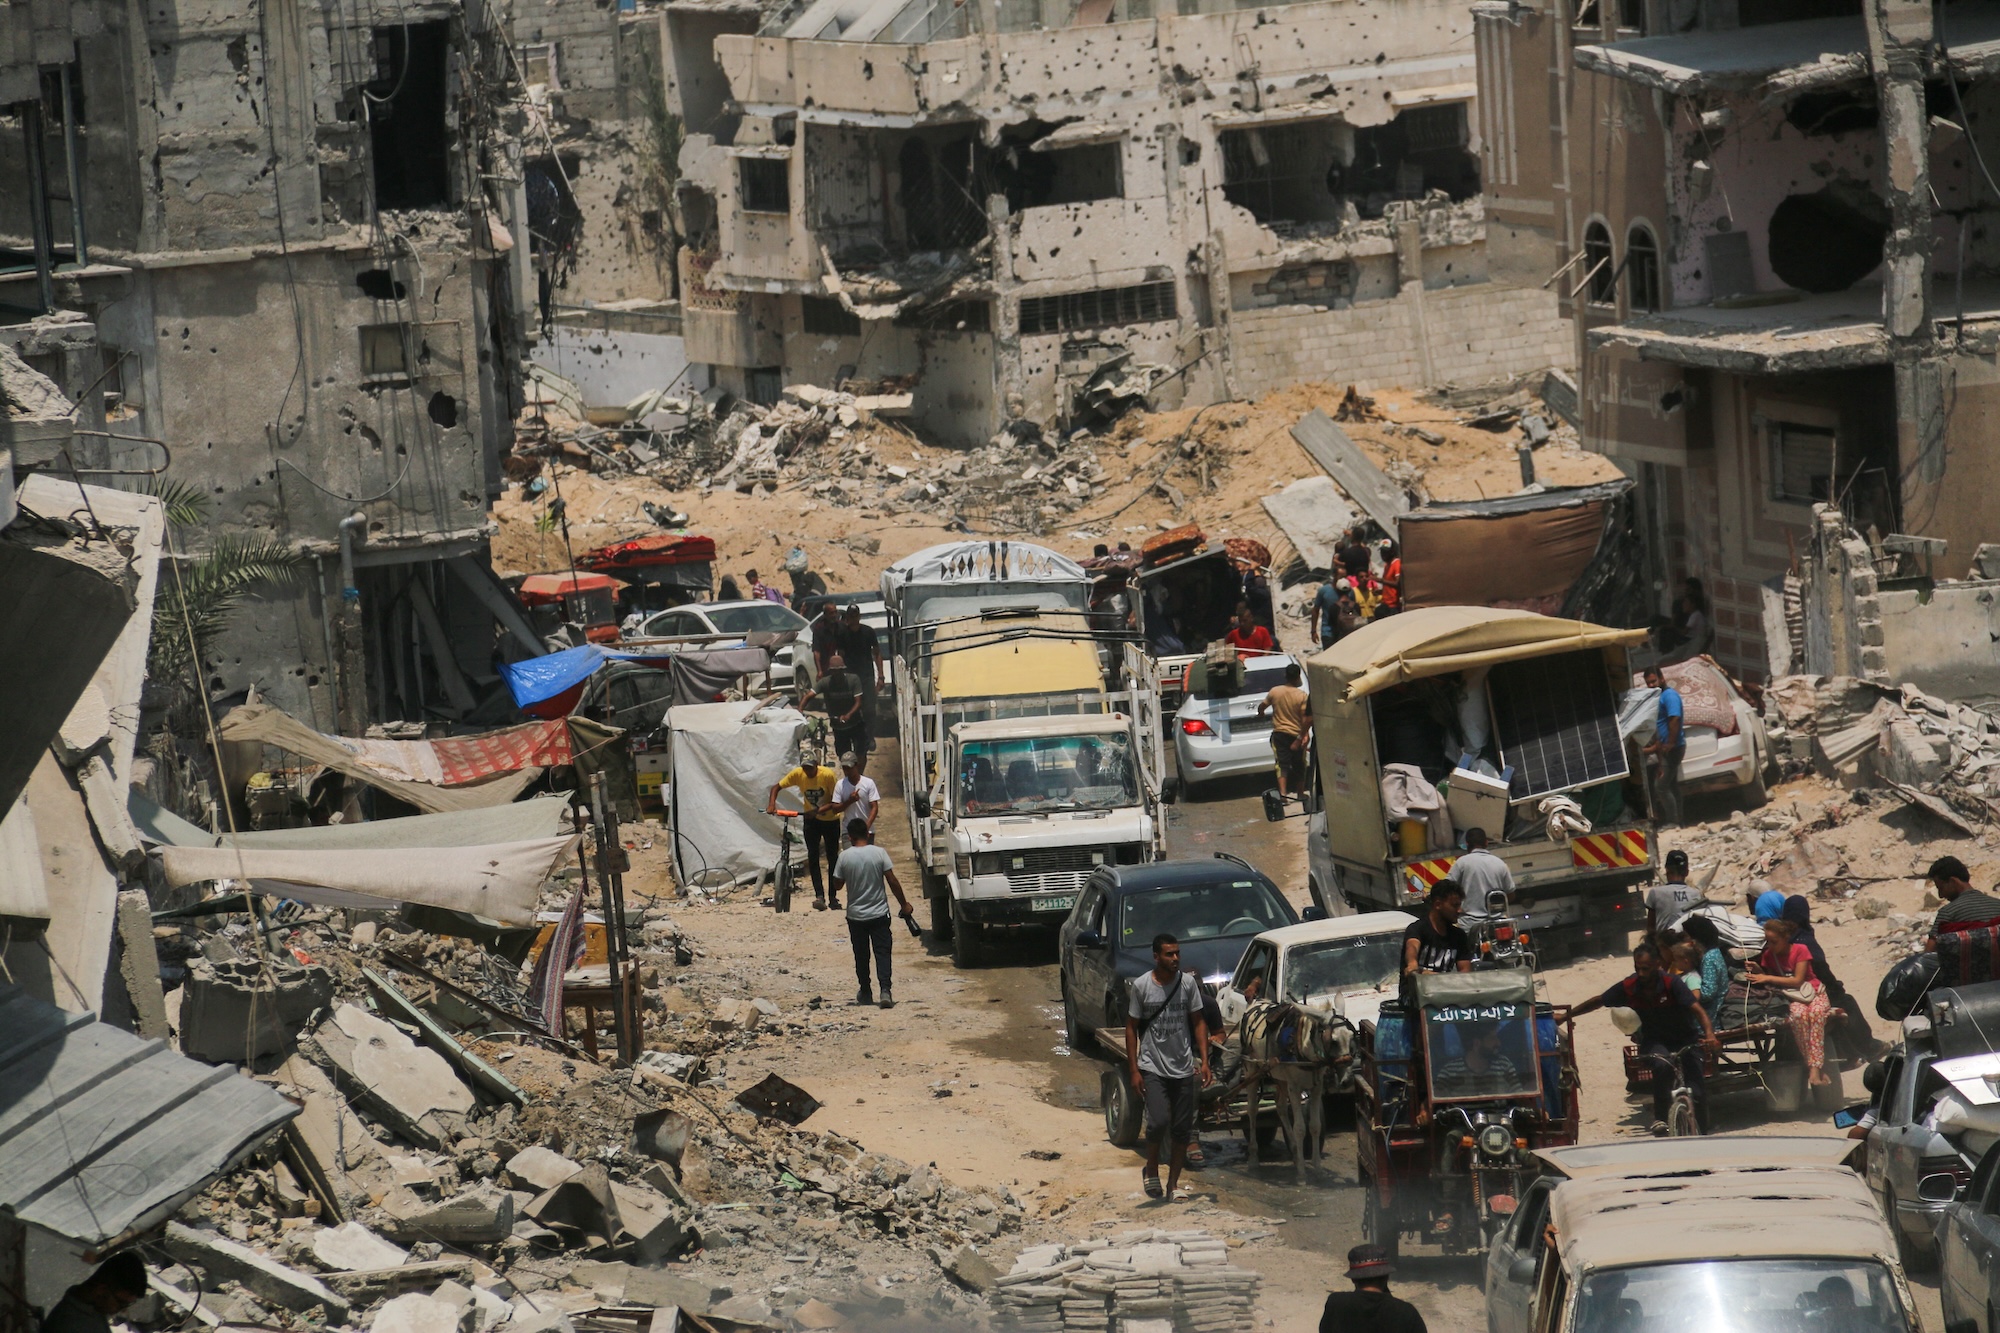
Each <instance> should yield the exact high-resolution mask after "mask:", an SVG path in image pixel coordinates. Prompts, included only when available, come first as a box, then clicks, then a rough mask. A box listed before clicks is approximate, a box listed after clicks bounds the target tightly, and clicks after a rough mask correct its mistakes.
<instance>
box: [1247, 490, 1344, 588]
mask: <svg viewBox="0 0 2000 1333" xmlns="http://www.w3.org/2000/svg"><path fill="white" fill-rule="evenodd" d="M1263 503H1264V512H1265V513H1267V514H1269V515H1270V516H1271V521H1272V522H1273V523H1276V524H1277V525H1278V530H1279V531H1280V532H1282V533H1284V534H1285V540H1286V541H1288V542H1290V543H1291V544H1292V549H1293V550H1294V551H1297V552H1298V553H1299V561H1300V563H1302V564H1303V565H1305V567H1306V569H1307V570H1308V571H1310V572H1312V573H1327V572H1330V571H1331V570H1332V569H1333V564H1334V556H1335V548H1336V547H1338V546H1339V544H1340V536H1341V534H1342V533H1344V532H1346V531H1347V530H1348V529H1349V528H1351V527H1353V526H1354V520H1355V517H1356V513H1355V509H1354V506H1352V505H1350V504H1349V503H1348V502H1347V497H1346V496H1344V495H1342V494H1341V493H1340V488H1339V487H1338V486H1336V485H1334V484H1333V478H1331V477H1301V478H1300V479H1299V480H1297V481H1295V482H1293V483H1292V484H1291V485H1289V486H1287V487H1285V488H1284V489H1283V490H1281V491H1279V492H1278V493H1277V494H1276V495H1267V496H1265V497H1264V501H1263Z"/></svg>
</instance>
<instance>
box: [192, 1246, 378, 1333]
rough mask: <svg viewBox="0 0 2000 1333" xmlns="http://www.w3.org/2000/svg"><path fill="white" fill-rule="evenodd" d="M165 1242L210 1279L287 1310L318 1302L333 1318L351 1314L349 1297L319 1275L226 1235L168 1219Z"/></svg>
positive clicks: (307, 1307) (306, 1307)
mask: <svg viewBox="0 0 2000 1333" xmlns="http://www.w3.org/2000/svg"><path fill="white" fill-rule="evenodd" d="M164 1244H165V1246H166V1250H167V1253H168V1254H170V1255H172V1256H173V1257H174V1258H176V1259H178V1260H180V1261H181V1262H182V1263H184V1264H189V1265H192V1266H193V1267H196V1268H199V1269H201V1270H202V1272H203V1273H205V1274H206V1275H207V1276H208V1280H209V1282H210V1283H211V1284H213V1283H217V1282H240V1283H242V1284H243V1286H244V1288H245V1289H246V1290H248V1291H250V1292H252V1293H254V1294H255V1295H257V1296H261V1297H262V1298H264V1299H265V1300H267V1301H270V1302H272V1303H274V1304H277V1305H282V1306H284V1307H285V1308H286V1309H287V1310H294V1311H304V1310H310V1309H312V1308H313V1306H315V1305H318V1306H323V1307H324V1308H325V1310H326V1313H327V1316H328V1317H329V1318H331V1319H345V1318H346V1317H347V1310H348V1305H347V1301H346V1300H345V1299H344V1298H343V1297H341V1296H340V1295H339V1294H338V1293H336V1292H334V1291H333V1290H331V1289H330V1288H328V1287H327V1286H326V1285H325V1284H324V1283H322V1282H321V1281H320V1280H319V1279H318V1278H315V1277H312V1276H310V1275H308V1274H305V1273H301V1272H300V1271H299V1270H298V1269H296V1268H293V1267H291V1266H290V1265H289V1264H281V1263H279V1262H278V1261H277V1260H276V1259H272V1258H270V1257H268V1256H266V1255H262V1254H259V1253H257V1251H255V1250H253V1249H251V1248H250V1247H249V1246H247V1245H238V1244H237V1243H236V1242H235V1241H233V1240H230V1239H229V1238H228V1237H227V1236H222V1235H218V1234H217V1233H215V1232H213V1231H197V1230H196V1229H195V1228H193V1227H191V1226H187V1225H185V1224H183V1223H180V1222H169V1223H167V1231H166V1236H165V1238H164Z"/></svg>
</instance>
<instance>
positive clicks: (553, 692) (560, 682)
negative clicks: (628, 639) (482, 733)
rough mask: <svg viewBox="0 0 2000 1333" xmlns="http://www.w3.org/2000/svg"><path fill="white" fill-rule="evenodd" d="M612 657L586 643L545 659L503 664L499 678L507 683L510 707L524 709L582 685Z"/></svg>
mask: <svg viewBox="0 0 2000 1333" xmlns="http://www.w3.org/2000/svg"><path fill="white" fill-rule="evenodd" d="M616 656H619V654H616V653H612V652H610V651H608V650H607V649H605V648H603V647H601V646H600V645H598V644H594V643H586V644H584V645H583V646H582V647H581V648H566V649H564V650H563V651H562V652H559V653H550V654H548V655H547V656H546V657H530V658H526V659H524V660H522V661H519V662H512V663H506V664H503V665H502V666H501V668H500V674H501V675H502V676H504V677H505V678H506V680H507V689H508V690H509V691H510V692H511V693H512V694H513V696H514V706H515V707H517V708H526V707H528V706H529V705H530V704H538V703H541V702H542V701H543V700H544V699H553V698H555V697H556V696H557V695H558V694H561V693H562V692H563V691H564V690H569V689H574V688H575V687H576V686H578V685H581V684H583V682H584V681H586V680H589V679H590V678H591V677H592V676H594V675H596V674H597V672H598V669H599V668H601V667H602V666H603V665H604V664H605V663H606V662H608V661H610V660H611V659H612V658H614V657H616Z"/></svg>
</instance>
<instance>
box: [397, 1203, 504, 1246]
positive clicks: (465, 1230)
mask: <svg viewBox="0 0 2000 1333" xmlns="http://www.w3.org/2000/svg"><path fill="white" fill-rule="evenodd" d="M382 1211H383V1212H384V1213H386V1214H388V1216H389V1218H390V1221H389V1225H388V1230H389V1232H390V1234H391V1235H394V1236H395V1237H396V1238H397V1239H399V1240H407V1241H425V1240H430V1241H438V1242H440V1243H442V1244H446V1245H493V1244H497V1243H498V1242H500V1241H503V1240H505V1239H507V1237H509V1236H511V1235H513V1234H514V1196H513V1195H511V1194H508V1193H506V1192H504V1191H502V1190H498V1189H475V1190H468V1191H466V1192H465V1193H463V1194H458V1195H454V1196H453V1197H451V1198H450V1199H447V1200H445V1201H444V1202H442V1203H435V1204H427V1203H424V1202H423V1201H421V1200H419V1199H418V1198H417V1197H416V1196H415V1195H414V1194H411V1193H410V1192H409V1191H408V1190H397V1191H392V1192H391V1193H390V1194H389V1196H388V1197H386V1198H384V1199H383V1200H382Z"/></svg>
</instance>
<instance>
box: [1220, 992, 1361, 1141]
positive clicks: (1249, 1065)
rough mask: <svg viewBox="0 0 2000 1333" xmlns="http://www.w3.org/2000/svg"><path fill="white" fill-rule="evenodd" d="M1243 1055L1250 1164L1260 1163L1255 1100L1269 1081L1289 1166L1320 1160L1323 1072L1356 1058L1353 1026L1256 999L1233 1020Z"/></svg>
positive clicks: (1331, 1016)
mask: <svg viewBox="0 0 2000 1333" xmlns="http://www.w3.org/2000/svg"><path fill="white" fill-rule="evenodd" d="M1236 1035H1237V1042H1238V1045H1239V1048H1240V1049H1241V1051H1242V1053H1243V1083H1242V1086H1243V1089H1244V1112H1243V1134H1244V1138H1245V1139H1246V1140H1247V1150H1248V1152H1249V1155H1250V1164H1251V1165H1252V1166H1262V1165H1263V1164H1264V1159H1263V1154H1262V1152H1261V1151H1260V1150H1259V1149H1258V1146H1257V1103H1258V1101H1259V1100H1260V1099H1261V1094H1262V1092H1263V1085H1264V1082H1265V1081H1266V1080H1269V1081H1270V1084H1271V1087H1272V1091H1273V1093H1274V1094H1275V1095H1276V1099H1277V1103H1278V1123H1279V1125H1280V1126H1282V1127H1283V1128H1284V1131H1285V1138H1286V1139H1287V1140H1289V1141H1290V1143H1291V1145H1292V1168H1293V1170H1294V1171H1296V1172H1297V1173H1299V1174H1301V1175H1303V1174H1304V1173H1305V1167H1306V1162H1307V1160H1308V1159H1310V1160H1311V1161H1312V1162H1313V1163H1314V1164H1315V1165H1317V1164H1318V1163H1319V1161H1320V1160H1321V1153H1320V1140H1321V1139H1322V1138H1324V1137H1325V1133H1326V1126H1325V1108H1326V1075H1327V1070H1328V1068H1329V1067H1332V1068H1336V1069H1337V1068H1340V1067H1341V1066H1344V1065H1346V1064H1348V1063H1349V1062H1350V1061H1352V1060H1353V1058H1354V1027H1353V1025H1352V1024H1350V1023H1349V1022H1348V1021H1347V1020H1346V1019H1344V1018H1341V1017H1339V1016H1338V1015H1335V1014H1318V1013H1314V1012H1313V1011H1312V1010H1310V1009H1304V1008H1301V1007H1300V1006H1298V1005H1296V1004H1291V1003H1287V1002H1285V1001H1279V1000H1258V1001H1255V1002H1254V1003H1252V1004H1251V1006H1250V1007H1249V1008H1248V1009H1247V1010H1245V1011H1244V1014H1243V1017H1242V1019H1241V1020H1240V1021H1239V1022H1238V1023H1237V1029H1236Z"/></svg>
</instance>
